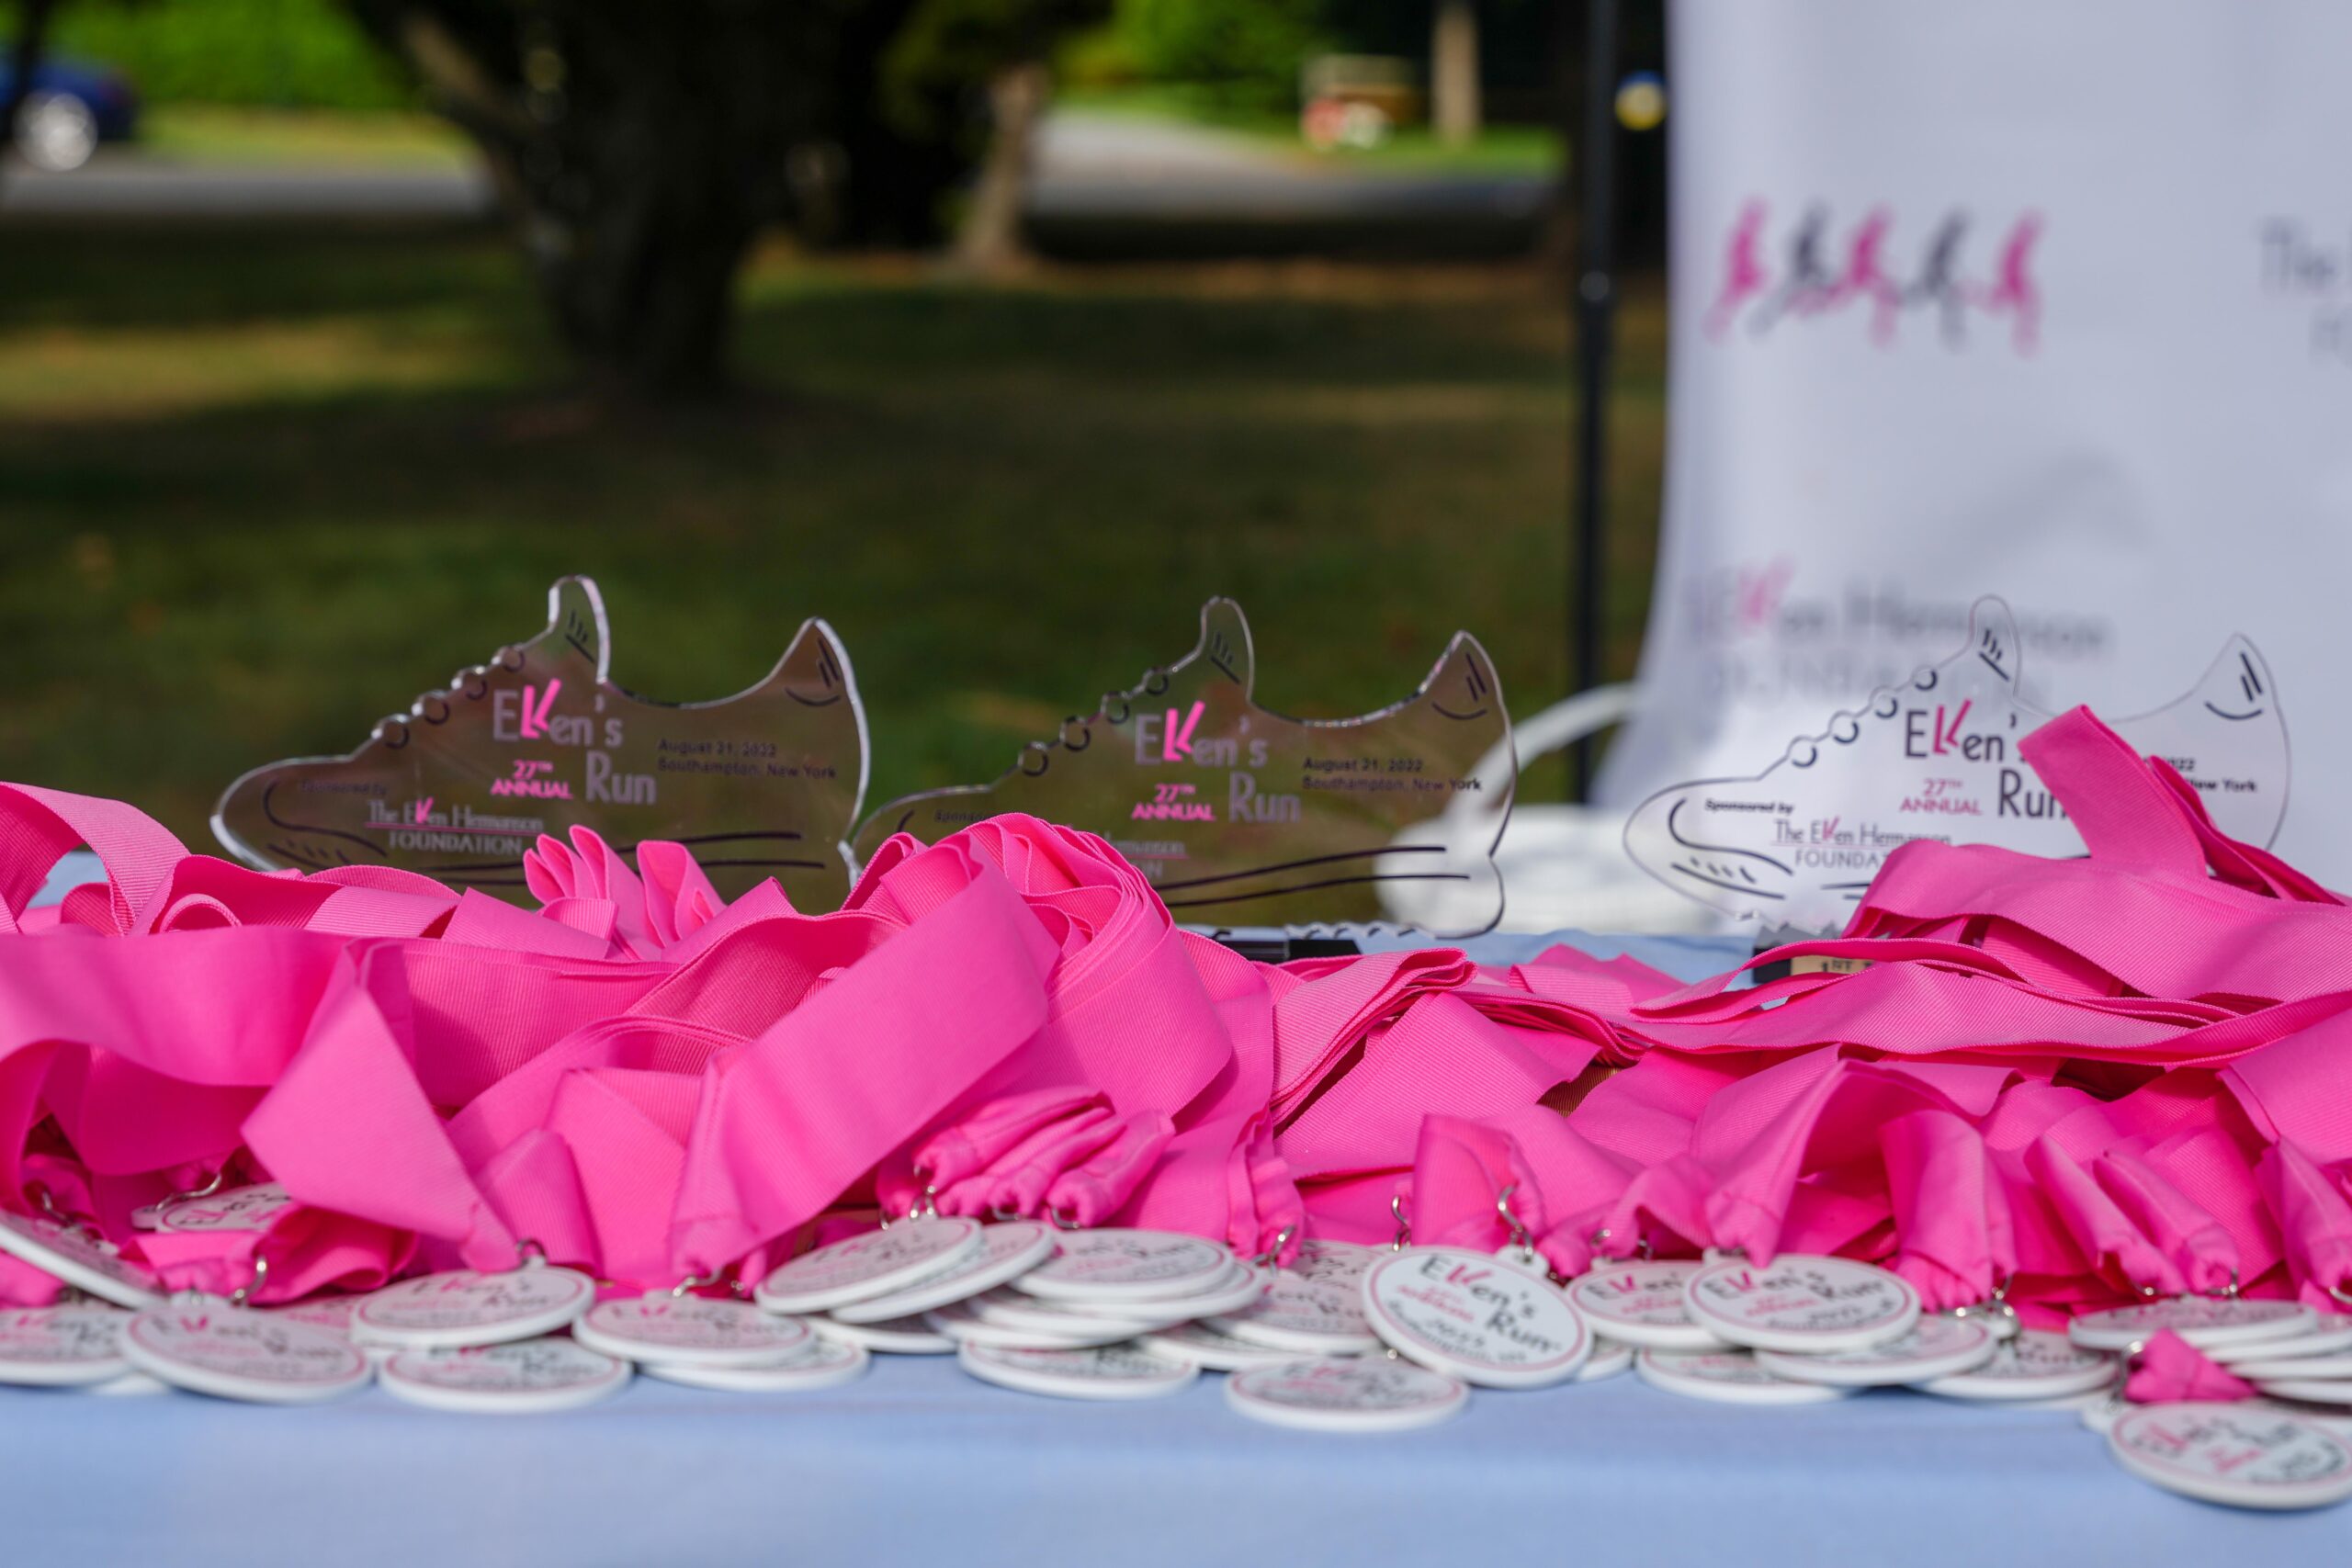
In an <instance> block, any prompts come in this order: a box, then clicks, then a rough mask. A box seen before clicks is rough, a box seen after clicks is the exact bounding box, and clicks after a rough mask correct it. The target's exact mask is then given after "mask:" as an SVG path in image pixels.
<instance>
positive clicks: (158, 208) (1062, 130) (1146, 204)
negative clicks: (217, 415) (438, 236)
mask: <svg viewBox="0 0 2352 1568" xmlns="http://www.w3.org/2000/svg"><path fill="white" fill-rule="evenodd" d="M1546 190H1547V182H1545V181H1544V180H1542V179H1538V178H1532V177H1528V176H1490V175H1472V176H1459V175H1397V174H1380V173H1369V174H1367V173H1359V172H1347V171H1339V170H1333V169H1330V168H1328V167H1325V166H1320V165H1318V164H1317V163H1316V162H1315V161H1314V160H1313V159H1312V158H1311V157H1310V156H1309V155H1307V154H1305V153H1301V154H1298V155H1296V156H1288V155H1284V154H1282V153H1279V152H1269V151H1268V150H1266V149H1264V148H1263V147H1261V146H1260V145H1257V144H1254V143H1251V142H1249V141H1244V140H1242V139H1239V138H1237V137H1231V136H1226V135H1221V134H1219V133H1218V132H1216V131H1214V130H1203V129H1200V128H1196V127H1191V126H1182V125H1174V124H1169V123H1166V122H1158V121H1150V120H1139V119H1128V118H1116V117H1112V116H1104V115H1090V114H1082V113H1071V112H1064V113H1060V114H1057V115H1055V116H1053V117H1051V118H1049V119H1048V120H1047V122H1046V126H1045V128H1044V130H1043V131H1042V132H1041V135H1040V138H1039V146H1038V152H1037V170H1036V175H1035V180H1034V182H1033V186H1032V189H1031V192H1030V198H1029V211H1030V216H1031V218H1032V219H1033V220H1034V221H1035V223H1036V225H1037V226H1038V228H1039V230H1040V231H1041V233H1043V234H1046V235H1047V236H1049V237H1051V236H1060V237H1062V238H1063V239H1065V240H1069V241H1070V242H1071V243H1075V244H1076V245H1077V247H1078V248H1079V249H1081V250H1083V249H1090V248H1095V247H1098V246H1100V245H1101V244H1103V243H1110V244H1111V245H1112V246H1113V247H1114V248H1116V246H1117V245H1118V244H1119V243H1124V242H1136V243H1149V241H1150V240H1151V238H1152V236H1154V235H1159V236H1160V237H1165V235H1166V234H1167V233H1169V232H1170V231H1191V234H1192V237H1193V239H1195V240H1202V241H1205V242H1206V243H1209V244H1210V245H1211V246H1212V247H1214V246H1215V245H1216V243H1219V241H1220V239H1221V238H1227V239H1234V238H1238V239H1243V240H1246V239H1247V237H1248V236H1249V235H1250V233H1251V232H1253V231H1261V232H1272V231H1292V232H1294V233H1296V234H1301V235H1309V236H1312V235H1324V236H1329V235H1332V234H1337V233H1340V232H1342V231H1365V232H1373V231H1419V230H1428V229H1431V228H1453V229H1455V230H1457V231H1461V230H1469V231H1478V232H1480V233H1482V234H1487V233H1490V234H1492V235H1494V236H1505V235H1510V234H1521V235H1523V234H1524V233H1527V232H1532V227H1533V225H1534V224H1535V223H1536V222H1537V221H1538V220H1540V217H1541V214H1542V211H1543V208H1544V201H1545V197H1546ZM494 210H495V197H494V193H493V192H492V187H491V182H490V181H489V179H488V178H487V177H486V176H485V175H482V174H481V172H480V171H477V170H458V169H447V170H442V169H426V170H387V169H380V168H377V169H370V168H338V167H323V166H276V165H254V164H192V163H186V162H179V161H175V160H171V159H166V158H161V157H157V156H154V155H153V154H150V153H144V152H138V151H135V150H130V151H122V152H107V153H105V154H103V155H102V156H101V157H100V158H99V159H98V160H96V162H94V163H93V164H91V165H90V166H89V167H88V168H85V169H83V170H80V171H77V172H76V173H74V174H71V175H48V174H42V173H40V172H38V171H34V170H29V169H23V168H17V169H13V170H11V171H10V172H9V175H8V177H7V178H6V181H5V182H0V214H10V215H16V216H22V217H28V218H30V217H39V218H43V219H64V220H80V219H87V220H106V219H132V220H164V219H168V220H204V219H222V220H231V219H233V220H270V219H298V218H299V219H322V218H323V219H345V220H405V221H417V220H447V221H464V220H479V219H483V218H487V217H489V216H491V215H492V212H493V211H494Z"/></svg>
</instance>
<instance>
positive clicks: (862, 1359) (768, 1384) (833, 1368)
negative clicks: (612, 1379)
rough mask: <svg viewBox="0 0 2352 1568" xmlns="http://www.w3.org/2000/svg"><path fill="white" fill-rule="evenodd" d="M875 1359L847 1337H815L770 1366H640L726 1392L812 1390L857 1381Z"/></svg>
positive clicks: (663, 1377) (664, 1378) (651, 1373)
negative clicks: (789, 1357)
mask: <svg viewBox="0 0 2352 1568" xmlns="http://www.w3.org/2000/svg"><path fill="white" fill-rule="evenodd" d="M873 1363H874V1356H873V1353H872V1352H871V1351H869V1350H867V1349H866V1348H865V1347H864V1346H863V1345H853V1344H850V1343H849V1342H848V1341H847V1340H842V1339H826V1338H822V1337H812V1338H811V1339H810V1340H809V1342H808V1343H807V1344H806V1345H803V1346H802V1347H801V1348H799V1349H797V1350H796V1351H794V1352H793V1353H792V1358H791V1359H789V1360H786V1361H780V1362H777V1363H776V1364H775V1365H774V1366H767V1367H680V1366H663V1365H662V1364H660V1363H658V1362H650V1361H649V1362H648V1363H646V1364H645V1365H644V1366H643V1367H641V1368H639V1371H642V1372H644V1373H645V1375H646V1376H647V1377H650V1378H659V1379H661V1380H662V1382H674V1383H684V1385H685V1386H687V1387H688V1388H713V1389H718V1390H719V1391H721V1392H722V1393H814V1392H815V1391H816V1390H818V1389H820V1388H834V1387H838V1386H839V1385H841V1384H842V1383H845V1382H856V1381H857V1380H858V1379H859V1378H862V1377H864V1376H865V1369H866V1368H867V1367H869V1366H871V1365H873Z"/></svg>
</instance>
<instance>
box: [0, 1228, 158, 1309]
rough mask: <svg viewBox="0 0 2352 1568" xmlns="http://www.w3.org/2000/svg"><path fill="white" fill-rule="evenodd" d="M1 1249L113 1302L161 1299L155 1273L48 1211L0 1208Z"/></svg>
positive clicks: (140, 1304)
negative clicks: (28, 1212) (55, 1217)
mask: <svg viewBox="0 0 2352 1568" xmlns="http://www.w3.org/2000/svg"><path fill="white" fill-rule="evenodd" d="M0 1252H8V1253H13V1254H14V1255H15V1256H16V1257H17V1258H18V1259H19V1260H21V1261H23V1262H26V1263H29V1264H31V1265H32V1266H33V1267H34V1268H36V1269H40V1271H41V1272H42V1273H44V1274H47V1275H50V1276H51V1277H52V1278H55V1279H59V1280H64V1281H65V1282H66V1283H67V1284H69V1285H72V1286H74V1288H75V1289H76V1290H82V1291H87V1292H89V1293H90V1294H92V1295H94V1296H97V1297H99V1298H101V1299H103V1300H106V1301H109V1302H112V1303H114V1304H115V1305H117V1306H125V1307H133V1308H137V1307H145V1306H153V1305H154V1304H155V1303H158V1302H160V1301H162V1300H163V1299H164V1292H163V1290H162V1288H161V1287H160V1286H159V1285H158V1284H157V1282H156V1280H155V1276H154V1275H153V1274H152V1273H150V1272H149V1271H148V1270H147V1269H142V1268H141V1267H140V1266H139V1265H138V1264H136V1263H133V1262H131V1261H130V1259H129V1258H124V1257H122V1256H120V1255H119V1253H117V1252H116V1250H115V1247H114V1244H113V1243H112V1242H109V1241H104V1240H101V1239H99V1238H98V1237H96V1236H95V1235H91V1234H90V1233H89V1232H88V1231H87V1230H85V1228H84V1227H82V1226H80V1225H72V1224H65V1223H64V1222H62V1221H60V1220H52V1219H51V1218H50V1217H49V1216H47V1215H46V1214H13V1213H6V1211H0Z"/></svg>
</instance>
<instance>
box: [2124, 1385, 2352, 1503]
mask: <svg viewBox="0 0 2352 1568" xmlns="http://www.w3.org/2000/svg"><path fill="white" fill-rule="evenodd" d="M2107 1445H2108V1449H2109V1451H2110V1452H2112V1453H2113V1454H2114V1455H2115V1457H2116V1459H2117V1460H2118V1461H2120V1462H2121V1463H2122V1465H2123V1468H2124V1469H2126V1470H2128V1471H2130V1472H2131V1473H2132V1474H2134V1475H2137V1476H2139V1477H2140V1478H2141V1479H2142V1480H2143V1481H2152V1482H2154V1483H2155V1484H2157V1485H2158V1486H2162V1487H2164V1488H2165V1490H2167V1491H2171V1492H2178V1493H2180V1494H2181V1495H2184V1496H2188V1497H2196V1498H2200V1499H2202V1500H2203V1501H2205V1502H2208V1503H2222V1504H2226V1505H2228V1506H2231V1507H2236V1508H2324V1507H2325V1506H2328V1505H2329V1504H2331V1503H2341V1502H2343V1501H2344V1500H2345V1499H2346V1498H2348V1497H2352V1446H2347V1445H2346V1441H2345V1439H2344V1438H2342V1437H2340V1436H2338V1435H2337V1434H2335V1433H2334V1432H2331V1431H2329V1430H2328V1429H2327V1428H2326V1427H2322V1426H2320V1425H2318V1424H2317V1423H2315V1422H2311V1421H2306V1420H2304V1419H2302V1418H2301V1416H2288V1415H2284V1414H2281V1413H2280V1412H2278V1411H2271V1410H2264V1411H2256V1410H2248V1409H2245V1408H2244V1407H2242V1406H2239V1405H2233V1404H2151V1405H2146V1406H2143V1407H2142V1408H2140V1409H2137V1410H2133V1411H2131V1412H2129V1413H2128V1414H2126V1415H2124V1416H2120V1417H2119V1418H2118V1419H2117V1420H2116V1422H2115V1425H2114V1426H2112V1427H2109V1429H2108V1434H2107Z"/></svg>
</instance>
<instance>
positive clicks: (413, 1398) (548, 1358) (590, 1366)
mask: <svg viewBox="0 0 2352 1568" xmlns="http://www.w3.org/2000/svg"><path fill="white" fill-rule="evenodd" d="M381 1376H382V1378H383V1383H384V1392H385V1393H390V1394H391V1395H393V1396H395V1397H396V1398H400V1399H404V1400H406V1401H408V1403H410V1404H422V1405H425V1406H427V1407H429V1408H431V1409H435V1410H457V1411H462V1412H464V1413H465V1414H467V1415H469V1416H541V1415H546V1414H548V1413H550V1412H552V1411H558V1410H577V1409H579V1408H580V1407H581V1406H582V1405H583V1404H595V1403H596V1402H597V1401H598V1400H601V1399H608V1398H610V1397H612V1396H613V1395H614V1394H616V1393H619V1392H620V1391H621V1389H622V1388H623V1387H625V1386H626V1385H627V1384H628V1378H629V1366H628V1362H627V1361H624V1360H622V1359H619V1358H617V1357H615V1356H607V1355H605V1354H604V1353H603V1352H602V1351H598V1350H591V1349H590V1348H588V1347H586V1346H585V1345H581V1344H577V1343H575V1342H574V1341H572V1340H570V1339H557V1338H547V1339H516V1340H508V1341H506V1342H505V1343H503V1344H499V1345H469V1346H464V1347H462V1348H448V1349H439V1350H402V1351H401V1353H400V1354H399V1355H397V1356H394V1357H393V1358H392V1359H390V1360H389V1361H386V1362H385V1363H384V1369H383V1371H382V1373H381Z"/></svg>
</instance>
